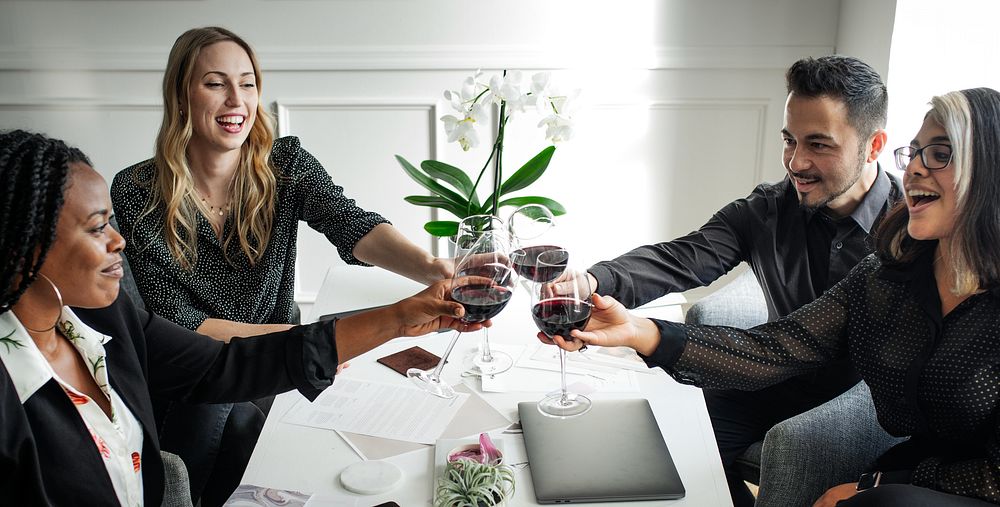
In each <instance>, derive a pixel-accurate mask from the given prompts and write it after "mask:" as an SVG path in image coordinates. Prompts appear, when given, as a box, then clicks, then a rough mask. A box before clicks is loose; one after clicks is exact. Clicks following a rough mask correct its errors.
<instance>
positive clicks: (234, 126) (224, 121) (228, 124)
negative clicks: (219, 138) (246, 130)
mask: <svg viewBox="0 0 1000 507" xmlns="http://www.w3.org/2000/svg"><path fill="white" fill-rule="evenodd" d="M244 122H246V116H243V115H238V114H232V115H225V116H219V117H217V118H216V119H215V123H217V124H219V126H220V127H222V129H223V130H225V131H226V132H229V133H230V134H239V133H240V132H241V131H243V124H244Z"/></svg>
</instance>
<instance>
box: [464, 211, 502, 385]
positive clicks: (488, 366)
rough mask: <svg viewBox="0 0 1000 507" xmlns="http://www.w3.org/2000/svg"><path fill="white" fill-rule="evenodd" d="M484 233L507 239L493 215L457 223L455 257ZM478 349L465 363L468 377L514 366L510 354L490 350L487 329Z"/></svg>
mask: <svg viewBox="0 0 1000 507" xmlns="http://www.w3.org/2000/svg"><path fill="white" fill-rule="evenodd" d="M486 233H493V234H494V235H495V236H497V237H498V238H500V239H501V240H505V239H509V232H508V230H507V225H506V224H504V222H503V220H500V219H499V218H497V217H495V216H493V215H470V216H468V217H465V218H463V219H462V221H461V222H459V223H458V234H457V235H456V236H455V240H456V241H455V254H456V257H459V256H462V255H465V254H466V253H468V251H469V249H468V245H469V244H470V243H471V244H475V242H476V240H478V239H479V238H480V237H482V236H483V234H486ZM507 244H509V243H507ZM479 349H480V351H481V352H482V353H481V354H473V355H472V356H471V357H469V358H467V360H466V361H465V369H466V373H467V374H469V375H474V376H482V375H496V374H498V373H503V372H505V371H507V370H509V369H511V367H512V366H514V358H512V357H510V354H508V353H506V352H503V351H500V350H497V351H494V350H492V349H491V348H490V331H489V328H485V327H484V328H483V343H482V345H481V346H480V347H479Z"/></svg>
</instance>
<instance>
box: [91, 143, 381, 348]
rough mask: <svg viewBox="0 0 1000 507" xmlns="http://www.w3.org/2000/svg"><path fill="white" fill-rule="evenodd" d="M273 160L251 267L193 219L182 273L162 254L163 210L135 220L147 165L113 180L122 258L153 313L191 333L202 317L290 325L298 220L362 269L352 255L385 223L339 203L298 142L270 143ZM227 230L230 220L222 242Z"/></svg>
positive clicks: (233, 245)
mask: <svg viewBox="0 0 1000 507" xmlns="http://www.w3.org/2000/svg"><path fill="white" fill-rule="evenodd" d="M271 161H272V163H273V165H274V167H275V168H276V169H277V170H278V192H277V199H278V202H277V205H276V207H275V217H274V225H273V230H272V231H271V238H270V241H269V242H268V245H267V249H266V251H265V253H264V257H263V258H262V259H261V260H260V261H259V262H258V263H257V264H256V265H251V264H250V261H249V259H248V258H247V257H246V255H245V254H244V253H243V251H242V250H241V249H240V247H239V242H238V241H235V240H234V241H231V242H230V246H229V251H228V259H229V260H228V261H227V259H226V256H225V255H223V249H222V248H223V247H222V242H221V241H219V238H218V237H217V236H216V235H215V232H214V231H213V230H212V225H211V223H210V222H209V221H208V220H207V219H206V218H205V217H204V216H202V215H200V214H199V215H198V224H197V234H198V262H197V265H196V266H195V267H194V269H192V270H191V271H186V270H184V269H182V268H181V267H180V265H179V264H178V263H177V262H175V261H174V258H173V256H171V254H170V252H169V250H168V249H167V244H166V242H165V241H164V239H163V232H162V225H163V212H162V210H158V211H157V212H153V213H150V214H148V215H146V216H143V217H142V218H141V219H140V215H141V214H142V212H143V210H145V209H146V206H147V202H148V200H149V194H150V192H149V189H148V187H147V186H145V185H142V184H140V183H138V182H143V181H149V180H150V179H151V178H152V177H153V169H154V166H153V160H147V161H145V162H141V163H139V164H136V165H134V166H132V167H129V168H127V169H124V170H122V171H121V172H119V173H118V174H117V175H115V178H114V182H113V183H112V185H111V200H112V203H113V204H114V209H115V213H116V216H117V218H118V224H119V226H120V227H121V232H122V235H123V236H124V237H125V240H126V242H127V245H126V247H125V255H126V257H127V258H128V261H129V264H130V265H131V268H132V272H133V274H134V275H135V280H136V284H137V285H138V287H139V292H140V293H141V294H142V298H143V301H144V302H145V303H146V306H147V307H148V308H149V309H150V310H151V311H153V312H155V313H157V314H159V315H161V316H163V317H166V318H167V319H169V320H172V321H174V322H176V323H178V324H180V325H182V326H184V327H187V328H189V329H196V328H197V327H198V326H200V325H201V323H202V322H203V321H204V320H205V319H207V318H220V319H226V320H233V321H238V322H247V323H252V324H276V323H287V322H289V321H290V319H291V318H292V302H293V297H294V281H295V242H296V237H297V234H298V223H299V220H304V221H305V222H307V223H308V224H309V226H310V227H312V228H313V229H315V230H317V231H319V232H321V233H323V234H324V235H326V237H327V238H328V239H329V240H330V242H331V243H333V244H334V245H335V246H336V247H337V251H338V252H339V254H340V257H341V258H342V259H344V261H345V262H347V263H348V264H363V263H362V262H361V261H359V260H358V259H356V258H355V257H354V256H353V255H352V254H351V252H352V251H353V250H354V246H355V245H356V244H357V242H358V240H360V239H361V238H362V237H363V236H364V235H365V234H368V232H369V231H371V230H372V229H373V228H375V226H376V225H378V224H380V223H388V221H387V220H386V219H385V218H383V217H382V216H381V215H379V214H377V213H372V212H369V211H365V210H363V209H361V208H360V207H358V206H357V205H356V204H355V203H354V200H352V199H349V198H347V197H346V196H344V192H343V190H344V189H343V188H342V187H340V186H338V185H335V184H334V183H333V181H332V180H331V179H330V176H329V174H328V173H327V172H326V170H325V169H324V168H323V166H322V165H320V163H319V161H317V160H316V158H315V157H313V156H312V155H310V154H309V153H308V152H307V151H305V150H303V149H302V148H301V147H300V146H299V140H298V138H296V137H284V138H281V139H278V140H276V141H275V142H274V148H273V151H272V153H271ZM232 227H233V223H232V218H230V219H228V220H227V221H226V224H225V231H224V233H223V235H224V236H225V235H226V234H228V233H229V231H230V230H231V228H232ZM230 262H231V263H230Z"/></svg>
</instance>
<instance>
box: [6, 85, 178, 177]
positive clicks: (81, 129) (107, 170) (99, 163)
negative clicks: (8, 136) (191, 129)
mask: <svg viewBox="0 0 1000 507" xmlns="http://www.w3.org/2000/svg"><path fill="white" fill-rule="evenodd" d="M160 110H161V108H160V106H159V104H150V103H147V104H114V103H99V102H95V103H89V104H59V103H48V104H39V103H26V104H14V103H8V104H3V103H0V129H8V128H20V129H25V130H31V131H34V132H42V133H45V134H47V135H50V136H53V137H56V138H60V139H65V140H67V142H69V143H71V144H72V145H74V146H77V147H79V148H80V149H81V150H83V152H84V153H86V154H87V155H88V156H89V157H90V159H91V162H93V163H94V168H95V169H97V171H98V172H100V173H101V175H103V176H104V177H105V178H107V180H108V184H109V185H110V183H111V178H113V177H114V175H115V173H117V172H118V171H120V170H122V169H124V168H126V167H128V166H130V165H132V164H134V163H136V162H141V161H143V160H146V159H148V158H151V157H152V156H153V145H154V139H155V137H156V131H157V128H158V126H159V121H160V116H161V113H160Z"/></svg>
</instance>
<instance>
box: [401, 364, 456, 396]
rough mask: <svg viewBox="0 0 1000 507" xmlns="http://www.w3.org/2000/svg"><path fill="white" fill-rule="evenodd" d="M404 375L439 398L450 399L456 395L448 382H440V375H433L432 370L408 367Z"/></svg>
mask: <svg viewBox="0 0 1000 507" xmlns="http://www.w3.org/2000/svg"><path fill="white" fill-rule="evenodd" d="M406 376H407V377H409V378H410V380H412V381H413V383H414V384H416V385H417V387H419V388H421V389H423V390H424V391H427V392H429V393H431V394H433V395H434V396H438V397H440V398H446V399H451V398H454V397H455V396H456V394H455V390H454V389H452V387H451V386H450V385H448V384H445V383H444V382H441V377H437V376H434V374H433V371H427V370H421V369H418V368H410V369H409V370H406Z"/></svg>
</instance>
